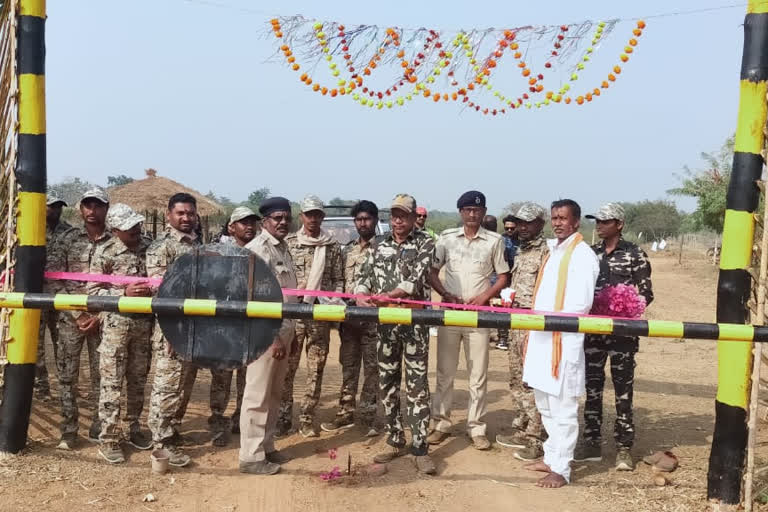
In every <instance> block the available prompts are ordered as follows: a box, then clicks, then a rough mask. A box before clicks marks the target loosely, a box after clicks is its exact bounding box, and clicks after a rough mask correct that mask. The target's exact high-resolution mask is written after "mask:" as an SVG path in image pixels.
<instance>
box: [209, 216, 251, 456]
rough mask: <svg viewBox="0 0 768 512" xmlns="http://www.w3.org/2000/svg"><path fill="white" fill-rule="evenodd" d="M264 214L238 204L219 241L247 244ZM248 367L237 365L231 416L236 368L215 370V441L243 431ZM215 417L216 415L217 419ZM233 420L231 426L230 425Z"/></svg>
mask: <svg viewBox="0 0 768 512" xmlns="http://www.w3.org/2000/svg"><path fill="white" fill-rule="evenodd" d="M260 221H261V217H260V216H258V215H257V214H256V213H255V212H254V211H253V210H251V209H250V208H247V207H245V206H238V207H237V208H235V209H234V210H233V211H232V215H230V216H229V222H228V223H227V233H228V236H227V238H226V239H225V240H224V241H222V242H219V243H224V244H231V245H236V246H237V247H245V246H246V245H247V244H248V243H249V242H250V241H251V240H253V239H254V238H255V236H256V235H257V233H258V231H259V229H258V227H259V222H260ZM245 371H246V367H245V366H243V367H241V368H238V369H237V378H236V388H237V397H236V404H235V412H234V414H232V418H231V420H229V419H228V418H226V417H225V416H224V411H225V410H226V409H227V405H228V404H229V395H230V392H231V389H232V373H233V370H211V398H210V400H211V413H212V414H211V419H210V420H209V421H210V422H211V423H212V427H213V424H218V425H216V426H217V427H218V428H217V431H216V432H214V439H213V445H214V446H226V445H227V444H228V443H229V432H230V431H231V432H232V433H233V434H239V433H240V408H241V405H242V403H243V393H244V390H245ZM214 418H215V419H214ZM229 423H231V426H230V425H229Z"/></svg>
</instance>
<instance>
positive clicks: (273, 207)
mask: <svg viewBox="0 0 768 512" xmlns="http://www.w3.org/2000/svg"><path fill="white" fill-rule="evenodd" d="M290 211H291V202H290V201H288V200H287V199H286V198H284V197H270V198H269V199H266V200H264V202H263V203H261V206H259V213H260V214H261V215H262V216H264V217H266V216H267V215H271V214H273V213H275V212H290Z"/></svg>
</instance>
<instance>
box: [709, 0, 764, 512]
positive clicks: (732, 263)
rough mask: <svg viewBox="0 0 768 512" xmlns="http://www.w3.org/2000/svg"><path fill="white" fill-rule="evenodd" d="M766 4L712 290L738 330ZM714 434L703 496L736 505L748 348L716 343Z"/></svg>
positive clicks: (754, 22) (751, 58) (744, 98)
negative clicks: (715, 289) (717, 275)
mask: <svg viewBox="0 0 768 512" xmlns="http://www.w3.org/2000/svg"><path fill="white" fill-rule="evenodd" d="M766 79H768V0H750V1H749V3H748V7H747V16H746V19H745V21H744V54H743V57H742V62H741V93H740V100H739V117H738V126H737V129H736V141H735V147H734V149H735V153H734V157H733V170H732V173H731V181H730V184H729V186H728V196H727V202H726V211H725V225H724V227H723V250H722V254H721V258H720V278H719V281H718V288H717V321H718V322H728V323H738V324H742V323H745V322H746V321H747V320H748V319H747V300H748V298H749V294H750V290H751V285H752V282H751V278H750V274H749V272H748V268H749V267H750V265H751V263H752V244H753V241H754V229H755V220H754V216H753V214H754V212H755V211H756V210H757V207H758V203H759V200H760V191H759V189H758V187H757V183H756V182H757V180H759V179H760V176H761V174H762V169H763V157H762V155H761V151H762V149H763V146H764V142H765V140H764V138H765V137H764V134H763V129H764V127H765V124H766V112H767V111H768V104H767V103H766V93H767V92H768V85H767V82H766ZM717 357H718V386H717V399H716V402H715V432H714V435H713V438H712V450H711V452H710V456H709V472H708V474H707V495H708V497H709V498H710V499H716V500H720V502H722V503H724V504H738V503H739V502H740V501H741V477H742V472H743V468H744V454H745V448H746V443H747V406H748V400H749V394H750V393H749V389H750V374H751V367H752V364H751V363H752V343H722V342H720V343H718V346H717Z"/></svg>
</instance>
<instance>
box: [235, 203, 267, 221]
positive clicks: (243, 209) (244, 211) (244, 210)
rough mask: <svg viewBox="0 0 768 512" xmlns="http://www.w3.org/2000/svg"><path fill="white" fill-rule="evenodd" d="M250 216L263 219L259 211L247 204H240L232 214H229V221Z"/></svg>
mask: <svg viewBox="0 0 768 512" xmlns="http://www.w3.org/2000/svg"><path fill="white" fill-rule="evenodd" d="M248 217H256V218H257V219H261V217H260V216H259V214H258V213H256V212H254V211H253V210H251V209H250V208H248V207H247V206H238V207H237V208H235V209H234V211H233V212H232V215H230V216H229V222H230V224H231V223H232V222H237V221H239V220H243V219H247V218H248Z"/></svg>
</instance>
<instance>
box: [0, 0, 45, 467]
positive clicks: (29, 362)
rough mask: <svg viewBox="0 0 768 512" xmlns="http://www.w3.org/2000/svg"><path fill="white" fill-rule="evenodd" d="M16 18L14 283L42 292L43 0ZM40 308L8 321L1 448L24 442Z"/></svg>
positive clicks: (25, 4)
mask: <svg viewBox="0 0 768 512" xmlns="http://www.w3.org/2000/svg"><path fill="white" fill-rule="evenodd" d="M18 9H19V17H18V20H17V34H16V37H17V53H16V64H17V75H18V90H19V99H18V105H19V109H18V116H19V118H18V121H19V125H18V126H19V128H18V155H17V166H16V182H17V184H18V187H19V193H18V210H17V211H18V217H17V219H16V236H17V239H18V241H17V246H16V251H15V259H16V265H15V276H14V289H15V290H16V291H19V292H21V291H26V292H41V291H42V289H43V270H44V267H45V211H46V205H45V189H46V151H45V149H46V141H45V0H20V1H19V3H18ZM39 324H40V311H39V310H34V309H19V310H16V311H14V312H13V314H12V315H11V319H10V325H9V340H8V347H7V353H8V364H7V365H6V367H5V390H4V393H3V404H2V408H0V452H5V453H17V452H19V451H20V450H21V449H22V448H24V446H25V445H26V443H27V428H28V427H29V414H30V411H31V408H32V388H33V386H34V381H35V361H36V359H37V343H38V339H37V338H38V328H39Z"/></svg>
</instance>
